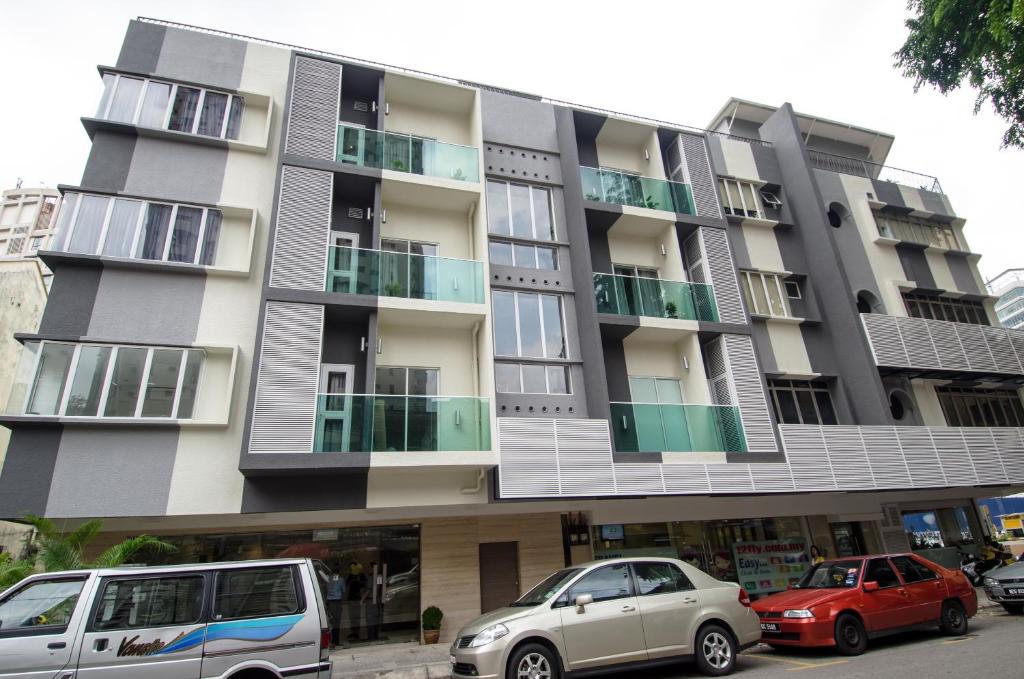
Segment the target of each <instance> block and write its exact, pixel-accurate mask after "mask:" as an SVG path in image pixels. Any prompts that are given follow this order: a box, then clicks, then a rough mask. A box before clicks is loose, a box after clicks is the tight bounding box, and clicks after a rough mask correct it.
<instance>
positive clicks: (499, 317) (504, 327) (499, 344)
mask: <svg viewBox="0 0 1024 679" xmlns="http://www.w3.org/2000/svg"><path fill="white" fill-rule="evenodd" d="M491 302H492V313H493V314H494V353H495V354H496V355H499V356H527V357H531V358H566V357H567V352H566V345H565V325H564V322H563V319H562V301H561V299H560V297H559V296H558V295H542V294H537V293H532V292H511V291H505V290H495V291H494V292H492V293H491Z"/></svg>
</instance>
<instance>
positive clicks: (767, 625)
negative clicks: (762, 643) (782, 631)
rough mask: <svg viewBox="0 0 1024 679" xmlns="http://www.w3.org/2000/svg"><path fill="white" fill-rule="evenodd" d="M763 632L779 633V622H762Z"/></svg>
mask: <svg viewBox="0 0 1024 679" xmlns="http://www.w3.org/2000/svg"><path fill="white" fill-rule="evenodd" d="M761 631H762V632H778V631H779V623H777V622H762V623H761Z"/></svg>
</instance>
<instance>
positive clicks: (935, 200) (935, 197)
mask: <svg viewBox="0 0 1024 679" xmlns="http://www.w3.org/2000/svg"><path fill="white" fill-rule="evenodd" d="M915 190H916V191H917V194H918V195H919V196H921V202H922V203H924V209H925V210H927V211H928V212H934V213H935V214H937V215H949V216H954V215H953V214H952V211H951V210H950V209H949V208H948V207H947V206H946V203H945V201H944V200H942V194H939V193H935V192H934V191H926V190H919V189H915Z"/></svg>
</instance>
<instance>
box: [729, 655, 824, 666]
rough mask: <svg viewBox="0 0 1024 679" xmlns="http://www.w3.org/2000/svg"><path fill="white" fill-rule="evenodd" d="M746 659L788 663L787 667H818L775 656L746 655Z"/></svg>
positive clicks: (801, 661)
mask: <svg viewBox="0 0 1024 679" xmlns="http://www.w3.org/2000/svg"><path fill="white" fill-rule="evenodd" d="M743 657H744V658H757V659H758V660H771V661H773V662H781V663H786V664H787V665H799V666H803V667H817V665H815V664H814V663H809V662H805V661H803V660H794V659H793V658H779V657H776V656H773V655H761V654H757V655H754V654H749V655H744V656H743Z"/></svg>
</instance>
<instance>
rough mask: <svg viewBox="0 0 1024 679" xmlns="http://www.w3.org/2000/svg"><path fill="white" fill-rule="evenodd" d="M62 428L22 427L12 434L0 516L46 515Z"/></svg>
mask: <svg viewBox="0 0 1024 679" xmlns="http://www.w3.org/2000/svg"><path fill="white" fill-rule="evenodd" d="M61 433H62V428H61V427H59V426H56V427H20V428H18V429H15V430H13V431H12V432H11V439H10V443H8V444H7V457H6V458H5V459H4V464H3V471H2V473H0V517H2V518H4V519H17V518H21V517H22V516H24V515H25V514H38V515H39V516H42V515H44V514H45V513H46V498H47V497H49V495H50V482H51V480H52V479H53V468H54V465H55V464H56V461H57V453H58V451H59V450H60V437H61Z"/></svg>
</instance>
